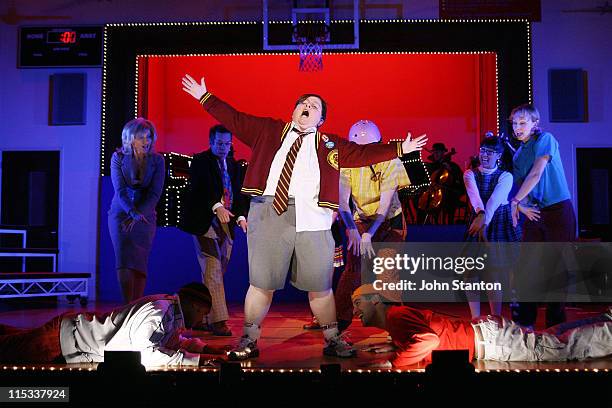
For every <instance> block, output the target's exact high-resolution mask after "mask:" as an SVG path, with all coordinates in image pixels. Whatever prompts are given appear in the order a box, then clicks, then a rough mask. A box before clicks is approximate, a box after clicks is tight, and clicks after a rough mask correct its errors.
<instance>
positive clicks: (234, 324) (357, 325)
mask: <svg viewBox="0 0 612 408" xmlns="http://www.w3.org/2000/svg"><path fill="white" fill-rule="evenodd" d="M28 303H29V304H30V308H24V306H23V304H21V305H19V306H17V304H16V303H15V304H14V305H13V306H12V307H10V308H12V309H13V310H7V309H8V308H7V307H4V308H3V309H1V311H0V323H3V324H10V325H13V326H17V327H24V328H25V327H34V326H37V325H41V324H43V323H45V322H46V321H47V320H49V319H50V318H52V317H54V316H55V315H57V314H59V313H61V312H64V311H78V310H94V309H96V310H98V311H107V310H110V309H112V308H113V307H114V306H116V305H111V304H98V305H95V307H94V306H93V305H90V306H88V307H80V306H78V305H69V304H67V303H65V302H61V301H60V302H58V303H59V304H56V302H55V301H44V300H40V301H28ZM415 306H417V307H418V305H415ZM422 306H423V307H424V308H429V309H433V310H436V311H440V312H443V313H447V314H450V315H454V316H459V317H463V318H468V317H469V311H468V308H467V305H464V304H440V303H437V304H426V305H425V304H422ZM485 307H486V306H484V305H483V309H484V308H485ZM484 310H485V311H486V309H484ZM603 310H605V307H604V306H602V305H593V304H580V305H578V306H576V307H568V311H567V312H568V320H576V319H581V318H585V317H590V316H594V315H596V314H598V313H600V312H601V311H603ZM230 315H231V316H232V318H231V319H230V321H229V322H228V325H229V326H230V328H231V329H232V332H233V333H234V336H233V337H215V336H212V335H211V334H210V333H206V332H198V331H194V332H191V334H192V335H193V336H197V337H201V338H203V339H205V340H206V341H207V342H209V344H211V345H224V344H229V345H231V344H234V343H235V342H236V341H237V338H238V336H239V335H240V334H241V327H242V321H243V312H242V305H238V304H236V305H230ZM504 315H505V316H509V310H504ZM543 315H544V312H543V310H540V311H539V314H538V316H539V320H538V323H537V326H538V328H541V327H542V325H543V322H542V321H541V319H542V316H543ZM309 321H310V312H309V309H308V306H307V305H306V304H275V305H273V306H272V308H271V310H270V313H269V314H268V316H267V318H266V320H265V321H264V325H263V331H262V338H261V339H260V341H259V347H260V351H261V353H260V356H259V357H258V358H256V359H252V360H248V361H245V362H242V363H241V365H242V367H243V368H255V369H257V368H264V369H298V370H300V369H304V370H310V369H313V370H318V369H319V368H320V366H321V364H330V363H333V364H340V365H341V367H342V370H358V369H364V368H366V366H367V365H368V363H369V362H371V361H372V360H376V359H381V358H385V357H390V356H391V354H390V353H388V354H374V353H370V352H366V351H359V352H358V354H357V357H355V358H349V359H341V358H333V357H326V356H323V354H322V348H323V339H322V333H321V332H320V331H308V330H304V329H303V328H302V326H303V325H304V324H305V323H307V322H309ZM348 332H349V333H348V335H349V338H350V340H351V341H352V342H353V343H354V344H355V346H356V347H357V349H358V350H361V349H362V348H365V347H366V346H369V345H372V344H376V343H384V342H386V341H387V333H386V332H384V331H382V330H380V329H376V328H370V327H363V326H362V324H361V322H360V321H359V320H357V319H356V320H354V321H353V324H352V325H351V327H350V328H349V329H348ZM473 364H474V366H475V367H476V369H477V371H485V372H486V371H489V370H490V371H497V370H502V371H508V370H509V371H515V370H530V371H536V370H541V371H556V370H563V371H567V370H571V371H584V370H587V371H590V370H595V369H596V370H612V357H608V358H605V359H597V360H590V361H583V362H554V363H552V362H551V363H523V362H512V363H505V362H494V361H473ZM54 367H57V368H61V367H66V368H68V367H71V368H77V369H78V368H81V369H91V368H95V365H89V364H83V365H68V364H66V365H63V366H62V365H54ZM407 369H408V371H416V372H422V371H424V369H425V366H424V365H415V366H411V367H407ZM156 370H157V369H150V370H149V371H156Z"/></svg>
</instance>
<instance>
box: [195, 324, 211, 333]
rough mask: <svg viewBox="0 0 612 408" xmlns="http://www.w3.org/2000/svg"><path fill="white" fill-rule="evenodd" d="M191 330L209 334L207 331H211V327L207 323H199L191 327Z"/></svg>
mask: <svg viewBox="0 0 612 408" xmlns="http://www.w3.org/2000/svg"><path fill="white" fill-rule="evenodd" d="M191 330H197V331H205V332H209V331H213V327H212V325H210V324H208V323H204V322H200V323H196V324H194V325H193V326H191Z"/></svg>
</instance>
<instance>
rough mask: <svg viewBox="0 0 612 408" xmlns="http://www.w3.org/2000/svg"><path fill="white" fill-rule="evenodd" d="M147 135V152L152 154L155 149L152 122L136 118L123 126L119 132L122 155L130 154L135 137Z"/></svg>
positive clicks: (154, 134)
mask: <svg viewBox="0 0 612 408" xmlns="http://www.w3.org/2000/svg"><path fill="white" fill-rule="evenodd" d="M145 132H146V133H148V135H149V137H150V138H151V147H150V148H149V151H150V152H152V151H153V150H154V149H153V148H154V147H155V141H156V140H157V131H156V130H155V125H154V124H153V122H151V121H149V120H146V119H145V118H136V119H132V120H130V121H129V122H128V123H126V124H125V126H123V131H122V132H121V145H122V146H121V152H122V153H123V154H132V142H133V141H134V138H135V137H136V135H139V134H144V133H145Z"/></svg>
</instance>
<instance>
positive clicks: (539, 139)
mask: <svg viewBox="0 0 612 408" xmlns="http://www.w3.org/2000/svg"><path fill="white" fill-rule="evenodd" d="M510 120H511V121H512V129H513V131H514V135H515V137H516V138H517V139H518V140H519V141H520V142H521V146H520V147H519V148H518V149H517V151H516V153H515V154H514V158H513V177H514V182H515V183H516V184H517V186H518V191H517V193H516V195H515V196H514V198H512V200H511V208H512V220H513V224H514V225H517V223H518V217H519V215H518V213H519V209H518V206H519V204H522V205H526V206H531V207H535V208H537V209H538V210H539V217H537V218H536V219H527V220H525V223H524V224H523V238H522V241H523V242H571V241H575V239H576V216H575V215H574V208H573V206H572V203H571V201H570V193H569V188H568V187H567V180H566V179H565V172H564V171H563V164H562V163H561V157H560V154H559V143H558V142H557V139H555V137H554V136H553V135H552V134H550V133H548V132H544V131H542V130H541V129H540V128H539V127H538V124H539V121H540V113H539V112H538V110H537V109H536V108H535V107H534V106H533V105H528V104H525V105H521V106H518V107H516V108H514V110H512V113H511V114H510ZM547 252H549V251H547ZM549 255H550V254H549ZM548 259H549V260H550V259H552V257H549V258H548ZM545 264H546V263H545ZM547 273H550V271H547ZM550 283H551V282H549V284H550ZM566 284H567V282H566V281H565V282H561V287H562V288H563V290H565V287H566ZM545 289H547V288H545ZM536 314H537V304H536V303H521V305H520V307H519V313H518V315H517V316H515V317H516V320H518V321H519V323H520V324H523V325H525V326H533V324H534V323H535V319H536ZM563 321H565V308H564V304H563V303H559V302H557V303H548V305H547V311H546V325H547V326H548V327H550V326H554V325H555V324H558V323H561V322H563Z"/></svg>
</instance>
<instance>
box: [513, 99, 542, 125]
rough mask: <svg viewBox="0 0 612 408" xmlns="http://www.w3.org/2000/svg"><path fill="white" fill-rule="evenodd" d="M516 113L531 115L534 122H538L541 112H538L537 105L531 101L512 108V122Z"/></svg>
mask: <svg viewBox="0 0 612 408" xmlns="http://www.w3.org/2000/svg"><path fill="white" fill-rule="evenodd" d="M515 115H523V116H529V117H531V121H532V122H538V121H539V120H540V112H538V109H537V108H536V107H535V106H533V105H531V104H529V103H524V104H522V105H519V106H517V107H516V108H514V109H512V112H510V117H509V118H508V120H509V121H510V122H512V120H513V119H514V116H515Z"/></svg>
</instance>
